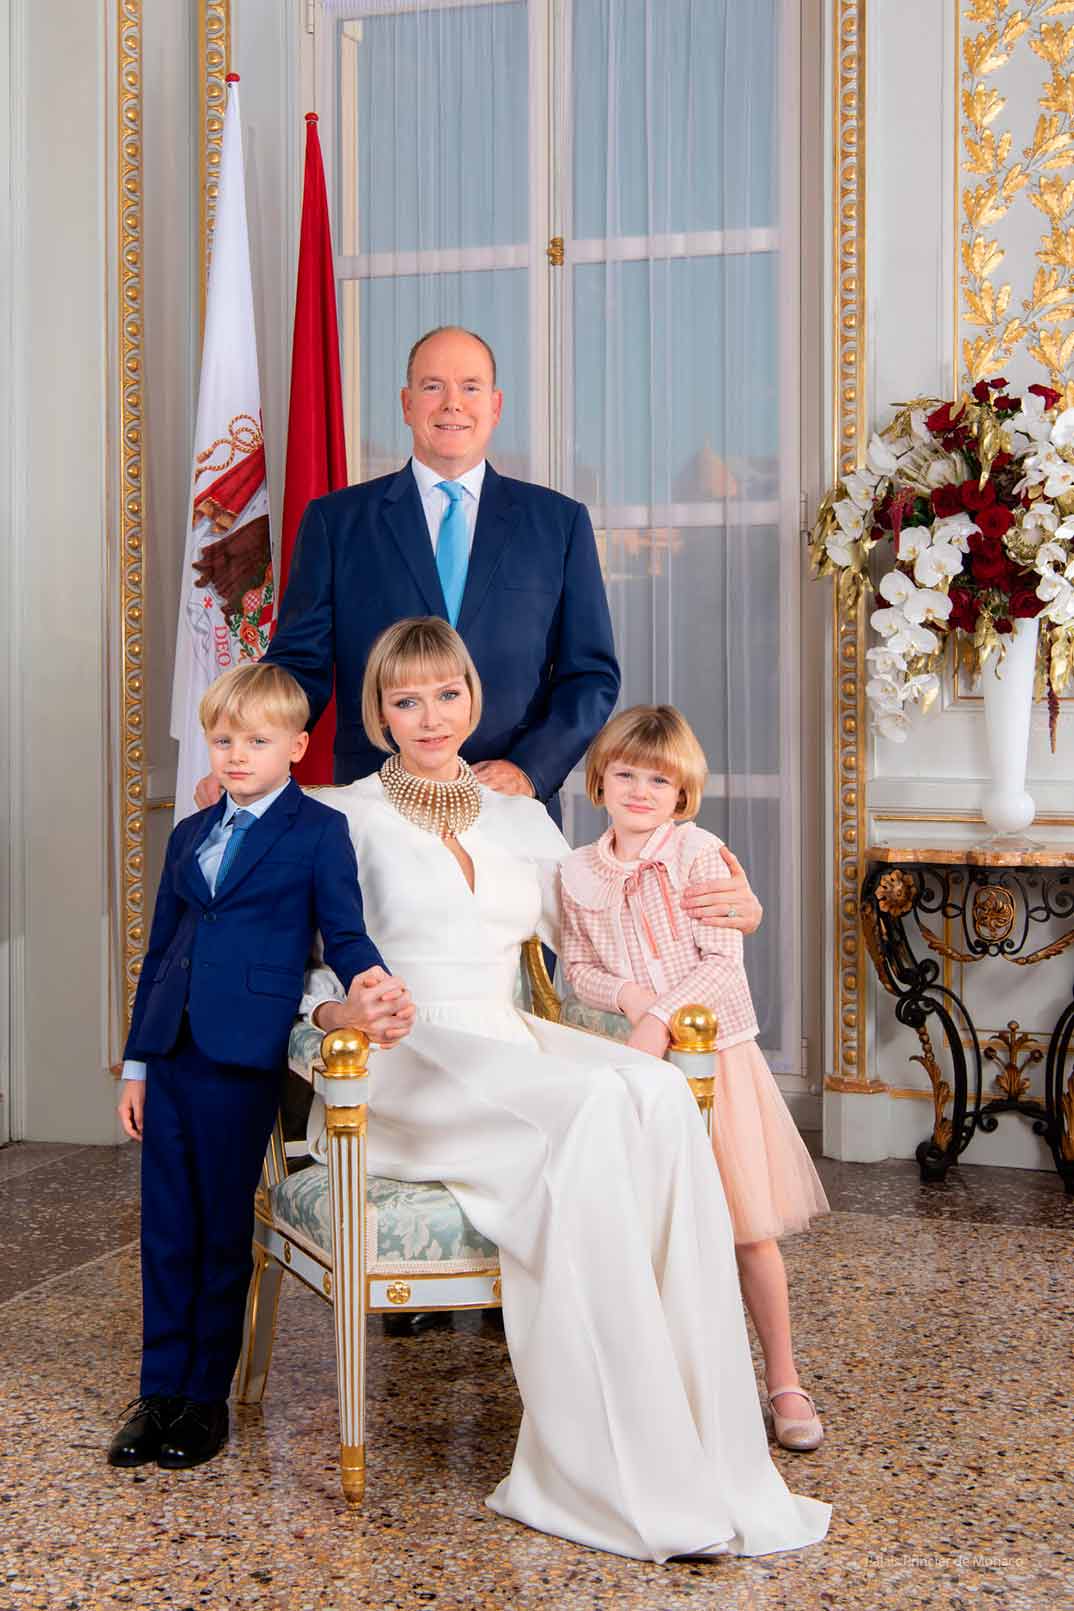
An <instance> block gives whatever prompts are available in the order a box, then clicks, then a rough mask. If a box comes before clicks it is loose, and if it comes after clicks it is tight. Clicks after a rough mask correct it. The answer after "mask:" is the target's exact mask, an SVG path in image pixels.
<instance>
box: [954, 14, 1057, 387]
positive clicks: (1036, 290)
mask: <svg viewBox="0 0 1074 1611" xmlns="http://www.w3.org/2000/svg"><path fill="white" fill-rule="evenodd" d="M956 9H957V11H958V13H959V25H960V31H961V41H960V59H959V68H958V72H959V97H958V105H959V111H960V126H959V152H958V159H959V169H960V172H959V177H958V181H957V184H958V204H959V222H958V237H959V242H958V251H959V271H958V283H959V298H958V314H959V323H960V325H961V326H962V327H963V328H962V330H961V331H960V332H959V334H958V336H956V346H957V348H958V350H957V352H956V359H955V369H956V373H957V374H959V376H960V377H961V379H962V380H963V382H964V384H965V385H966V386H973V385H975V384H976V383H977V382H978V381H980V380H985V379H988V378H989V377H990V376H993V375H995V373H996V371H997V370H999V369H1001V368H1006V367H1007V365H1008V363H1009V362H1010V361H1011V360H1014V361H1015V362H1016V363H1017V362H1018V360H1019V359H1024V360H1025V364H1024V367H1025V369H1026V370H1028V369H1029V368H1030V367H1032V368H1033V369H1034V370H1040V369H1043V370H1045V371H1046V372H1047V376H1048V380H1049V384H1051V385H1053V386H1054V387H1055V388H1056V390H1057V391H1059V392H1060V394H1061V397H1062V406H1064V407H1070V406H1071V405H1074V21H1064V20H1063V19H1064V18H1074V0H961V3H959V4H958V5H957V7H956ZM1027 81H1030V82H1034V81H1035V83H1036V85H1037V88H1036V97H1037V104H1036V106H1034V107H1032V108H1027V107H1026V106H1025V104H1024V102H1025V94H1026V91H1025V88H1024V86H1025V84H1026V83H1027ZM1027 111H1031V112H1032V114H1033V122H1032V125H1031V129H1032V132H1031V133H1030V132H1028V129H1027V128H1026V127H1025V125H1026V122H1027V120H1026V118H1025V114H1026V112H1027ZM1020 124H1021V125H1022V126H1023V132H1022V134H1021V135H1020V136H1018V135H1017V134H1016V129H1017V128H1018V126H1019V125H1020ZM1027 133H1028V139H1027ZM1020 141H1025V142H1026V143H1024V144H1020ZM1031 209H1032V211H1031ZM1038 216H1039V223H1040V224H1041V225H1043V229H1042V231H1041V232H1040V233H1039V234H1038V233H1037V227H1036V226H1034V224H1033V223H1032V220H1033V219H1034V218H1035V217H1038ZM1029 238H1034V239H1035V240H1036V242H1037V244H1036V246H1035V249H1033V250H1032V251H1031V250H1030V248H1029V245H1028V239H1029ZM1001 273H1002V278H1001V277H1000V275H1001ZM1034 378H1037V376H1036V375H1035V376H1034ZM1015 384H1016V385H1017V384H1020V382H1015Z"/></svg>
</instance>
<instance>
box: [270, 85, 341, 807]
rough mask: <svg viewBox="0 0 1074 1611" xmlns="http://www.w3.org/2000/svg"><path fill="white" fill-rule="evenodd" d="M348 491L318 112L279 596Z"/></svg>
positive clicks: (325, 754) (309, 126)
mask: <svg viewBox="0 0 1074 1611" xmlns="http://www.w3.org/2000/svg"><path fill="white" fill-rule="evenodd" d="M346 485H347V439H346V435H345V433H344V429H343V386H342V382H341V380H340V373H339V330H338V326H337V324H336V270H335V260H334V258H333V256H332V231H331V226H330V224H329V221H328V196H327V194H326V191H325V184H324V166H323V164H322V161H321V142H320V139H319V138H318V135H317V114H316V112H307V114H306V173H305V179H304V182H303V187H302V233H301V240H300V244H299V249H298V283H297V285H296V288H295V333H294V340H293V341H292V343H291V404H290V408H289V410H288V415H287V469H286V474H285V477H284V491H283V539H282V542H281V545H280V597H281V599H282V597H283V593H284V589H285V588H286V586H287V575H288V572H289V570H290V568H291V559H292V556H293V554H294V547H295V537H296V536H297V534H298V528H299V525H300V523H301V520H302V516H303V514H304V512H305V509H306V505H307V504H308V503H309V501H310V499H311V498H320V497H323V496H324V494H325V493H326V492H335V491H336V490H337V488H339V487H345V486H346ZM335 736H336V701H335V697H334V696H333V698H332V699H331V700H330V702H329V704H328V706H327V708H326V710H325V711H324V713H323V715H322V716H321V719H320V721H319V722H318V723H317V725H316V727H315V728H314V729H313V736H312V738H311V739H310V746H309V749H308V750H307V751H306V753H305V755H304V756H303V758H302V760H301V761H300V762H299V763H298V765H297V766H296V767H295V768H294V774H295V777H296V778H298V780H299V782H300V783H331V781H332V746H333V743H334V741H335Z"/></svg>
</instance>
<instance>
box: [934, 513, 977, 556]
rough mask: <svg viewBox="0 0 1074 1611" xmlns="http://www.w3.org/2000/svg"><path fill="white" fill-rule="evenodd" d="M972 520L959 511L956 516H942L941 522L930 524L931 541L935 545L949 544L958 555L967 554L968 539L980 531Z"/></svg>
mask: <svg viewBox="0 0 1074 1611" xmlns="http://www.w3.org/2000/svg"><path fill="white" fill-rule="evenodd" d="M980 529H981V528H980V527H979V526H978V525H976V524H975V522H974V521H973V520H972V518H971V517H970V516H969V515H968V514H966V512H965V511H964V510H961V511H960V512H959V513H958V514H957V515H944V517H943V519H942V520H934V521H933V523H932V537H933V541H934V542H937V543H950V545H951V547H952V548H957V549H958V550H959V552H960V553H963V554H965V553H968V552H969V546H970V538H971V537H972V536H974V535H975V533H976V532H978V531H980Z"/></svg>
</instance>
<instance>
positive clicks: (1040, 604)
mask: <svg viewBox="0 0 1074 1611" xmlns="http://www.w3.org/2000/svg"><path fill="white" fill-rule="evenodd" d="M1043 608H1044V600H1043V599H1039V598H1038V597H1037V593H1036V589H1035V588H1032V587H1016V588H1015V589H1014V591H1013V592H1012V594H1011V602H1010V605H1009V609H1010V612H1011V615H1012V616H1013V618H1014V619H1015V620H1016V621H1025V620H1028V619H1030V618H1031V617H1032V616H1034V615H1039V614H1040V612H1041V610H1043Z"/></svg>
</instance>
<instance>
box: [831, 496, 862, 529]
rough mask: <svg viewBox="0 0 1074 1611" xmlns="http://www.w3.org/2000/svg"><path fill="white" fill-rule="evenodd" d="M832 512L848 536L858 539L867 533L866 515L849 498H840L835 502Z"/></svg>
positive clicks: (840, 527)
mask: <svg viewBox="0 0 1074 1611" xmlns="http://www.w3.org/2000/svg"><path fill="white" fill-rule="evenodd" d="M832 514H833V515H834V516H835V518H836V520H837V521H838V522H839V529H840V530H841V531H842V532H844V533H845V534H846V536H848V537H853V538H855V539H856V538H859V537H863V536H864V535H865V516H864V514H863V513H862V511H861V510H860V509H859V508H858V506H857V504H856V503H851V501H850V499H849V498H840V500H839V502H838V503H835V504H833V505H832Z"/></svg>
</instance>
